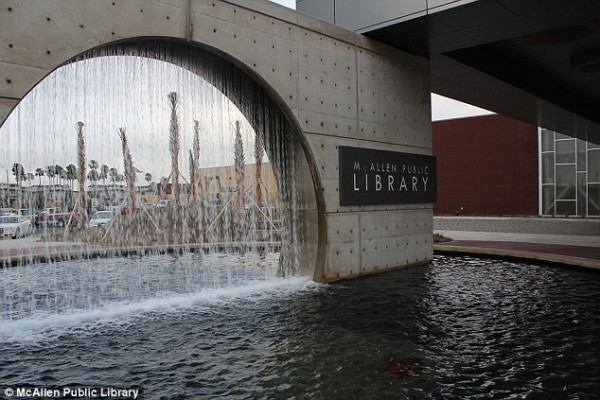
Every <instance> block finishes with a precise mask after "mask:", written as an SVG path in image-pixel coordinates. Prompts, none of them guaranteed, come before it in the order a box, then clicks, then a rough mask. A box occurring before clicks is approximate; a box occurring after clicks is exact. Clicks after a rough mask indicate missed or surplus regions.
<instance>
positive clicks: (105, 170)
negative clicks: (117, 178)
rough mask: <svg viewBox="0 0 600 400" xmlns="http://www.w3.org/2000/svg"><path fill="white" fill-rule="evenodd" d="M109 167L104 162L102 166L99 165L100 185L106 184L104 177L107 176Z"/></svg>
mask: <svg viewBox="0 0 600 400" xmlns="http://www.w3.org/2000/svg"><path fill="white" fill-rule="evenodd" d="M109 171H110V169H109V168H108V165H106V164H102V166H101V167H100V179H102V185H104V186H106V178H108V176H109V175H108V173H109Z"/></svg>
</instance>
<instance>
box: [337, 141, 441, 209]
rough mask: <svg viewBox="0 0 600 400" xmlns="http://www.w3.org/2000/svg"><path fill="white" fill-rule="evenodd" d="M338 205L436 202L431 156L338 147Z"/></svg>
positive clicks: (434, 177) (434, 172) (433, 168)
mask: <svg viewBox="0 0 600 400" xmlns="http://www.w3.org/2000/svg"><path fill="white" fill-rule="evenodd" d="M339 156H340V205H343V206H344V205H376V204H416V203H434V202H435V201H436V194H437V190H436V168H435V167H436V163H435V157H434V156H427V155H422V154H412V153H400V152H395V151H384V150H373V149H362V148H357V147H344V146H340V147H339Z"/></svg>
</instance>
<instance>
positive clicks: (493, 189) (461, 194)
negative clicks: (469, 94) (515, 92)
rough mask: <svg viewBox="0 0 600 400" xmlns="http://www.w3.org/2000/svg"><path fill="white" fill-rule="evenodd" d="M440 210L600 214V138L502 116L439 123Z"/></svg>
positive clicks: (455, 212) (436, 128)
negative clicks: (591, 139) (598, 140)
mask: <svg viewBox="0 0 600 400" xmlns="http://www.w3.org/2000/svg"><path fill="white" fill-rule="evenodd" d="M433 151H434V154H435V155H436V157H437V163H438V196H437V198H438V201H437V203H436V204H435V207H434V212H435V213H436V214H437V215H532V216H533V215H541V216H556V217H600V145H597V144H594V143H591V142H586V141H583V140H580V139H576V138H573V137H570V136H567V135H563V134H561V133H558V132H554V131H552V130H548V129H543V128H537V127H535V126H533V125H530V124H527V123H523V122H520V121H517V120H514V119H511V118H508V117H505V116H501V115H486V116H478V117H469V118H459V119H452V120H445V121H437V122H434V123H433Z"/></svg>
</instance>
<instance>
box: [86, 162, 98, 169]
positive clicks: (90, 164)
mask: <svg viewBox="0 0 600 400" xmlns="http://www.w3.org/2000/svg"><path fill="white" fill-rule="evenodd" d="M88 167H90V170H96V169H98V168H99V167H100V164H98V161H96V160H90V163H89V164H88Z"/></svg>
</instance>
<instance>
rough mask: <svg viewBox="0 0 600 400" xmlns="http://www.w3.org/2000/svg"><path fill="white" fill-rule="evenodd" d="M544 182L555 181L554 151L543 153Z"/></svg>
mask: <svg viewBox="0 0 600 400" xmlns="http://www.w3.org/2000/svg"><path fill="white" fill-rule="evenodd" d="M542 183H554V153H544V154H542Z"/></svg>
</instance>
